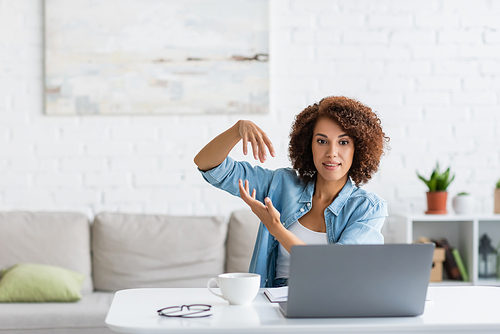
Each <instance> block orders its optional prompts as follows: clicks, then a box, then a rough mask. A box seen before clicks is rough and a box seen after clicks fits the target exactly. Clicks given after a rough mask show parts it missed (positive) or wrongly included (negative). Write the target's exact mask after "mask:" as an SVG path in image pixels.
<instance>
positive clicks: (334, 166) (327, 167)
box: [323, 163, 341, 170]
mask: <svg viewBox="0 0 500 334" xmlns="http://www.w3.org/2000/svg"><path fill="white" fill-rule="evenodd" d="M340 165H341V164H340V163H338V164H328V163H323V166H325V168H326V169H327V170H336V169H337V168H339V167H340Z"/></svg>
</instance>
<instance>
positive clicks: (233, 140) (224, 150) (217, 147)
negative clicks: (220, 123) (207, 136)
mask: <svg viewBox="0 0 500 334" xmlns="http://www.w3.org/2000/svg"><path fill="white" fill-rule="evenodd" d="M240 140H241V136H240V132H239V121H238V122H237V123H236V124H235V125H233V126H232V127H230V128H229V129H227V130H226V131H224V132H223V133H221V134H220V135H218V136H217V137H215V138H214V139H212V141H210V142H209V143H208V144H207V145H205V147H203V148H202V149H201V151H200V152H198V154H197V155H196V156H195V157H194V163H195V164H196V166H198V168H199V169H200V170H202V171H207V170H209V169H212V168H214V167H217V166H218V165H220V164H221V163H222V162H223V161H224V159H226V157H227V156H228V155H229V152H231V150H232V149H233V147H234V146H235V145H236V144H238V142H239V141H240Z"/></svg>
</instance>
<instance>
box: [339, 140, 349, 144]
mask: <svg viewBox="0 0 500 334" xmlns="http://www.w3.org/2000/svg"><path fill="white" fill-rule="evenodd" d="M347 144H349V142H348V141H347V140H342V141H341V142H340V145H347Z"/></svg>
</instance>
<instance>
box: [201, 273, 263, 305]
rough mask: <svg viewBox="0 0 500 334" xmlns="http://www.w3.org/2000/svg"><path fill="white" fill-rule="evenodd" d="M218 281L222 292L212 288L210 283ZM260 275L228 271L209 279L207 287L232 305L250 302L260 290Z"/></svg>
mask: <svg viewBox="0 0 500 334" xmlns="http://www.w3.org/2000/svg"><path fill="white" fill-rule="evenodd" d="M212 282H215V283H217V286H218V287H219V288H220V291H221V292H222V294H218V293H216V292H214V291H213V290H212V288H211V287H210V284H211V283H212ZM259 288H260V275H259V274H248V273H227V274H220V275H219V276H218V277H217V278H211V279H209V280H208V283H207V289H208V290H209V291H210V292H211V293H213V294H214V295H216V296H217V297H220V298H222V299H224V300H227V301H228V302H229V304H231V305H245V304H250V303H251V302H252V300H254V298H255V296H257V293H258V292H259Z"/></svg>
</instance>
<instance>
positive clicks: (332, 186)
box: [313, 175, 349, 203]
mask: <svg viewBox="0 0 500 334" xmlns="http://www.w3.org/2000/svg"><path fill="white" fill-rule="evenodd" d="M348 178H349V177H348V176H347V175H346V176H345V177H343V178H342V179H340V180H336V181H326V180H325V179H323V178H321V177H318V178H316V186H315V188H314V195H313V197H315V198H316V199H317V200H319V201H321V202H323V203H332V202H333V200H334V199H335V198H337V196H338V195H339V193H340V191H341V190H342V188H344V186H345V184H346V182H347V179H348Z"/></svg>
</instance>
